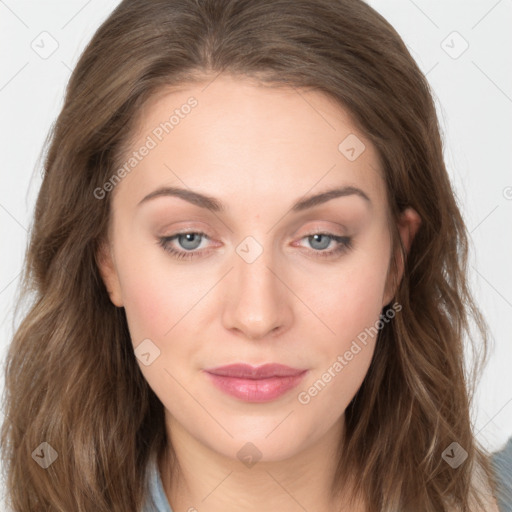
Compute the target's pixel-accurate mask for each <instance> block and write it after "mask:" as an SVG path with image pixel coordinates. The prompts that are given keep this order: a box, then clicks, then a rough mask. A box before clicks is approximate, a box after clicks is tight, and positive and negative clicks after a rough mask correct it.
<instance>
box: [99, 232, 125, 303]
mask: <svg viewBox="0 0 512 512" xmlns="http://www.w3.org/2000/svg"><path fill="white" fill-rule="evenodd" d="M96 264H97V265H98V269H99V271H100V274H101V278H102V280H103V283H104V284H105V287H106V288H107V292H108V294H109V296H110V300H111V301H112V304H114V306H117V307H118V308H120V307H123V300H122V295H121V286H120V284H119V277H118V275H117V269H116V266H115V260H114V257H113V254H112V248H111V245H110V243H108V242H107V241H106V240H105V241H102V242H101V243H100V245H99V248H98V250H97V252H96Z"/></svg>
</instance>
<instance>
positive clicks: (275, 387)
mask: <svg viewBox="0 0 512 512" xmlns="http://www.w3.org/2000/svg"><path fill="white" fill-rule="evenodd" d="M306 372H307V370H304V371H303V372H302V373H299V374H297V375H292V376H289V377H270V378H268V379H242V378H236V377H225V376H222V375H214V374H213V373H209V372H206V373H207V374H208V375H209V377H210V379H211V380H212V382H213V384H214V385H215V386H217V387H218V388H219V389H220V390H221V391H224V393H226V394H228V395H231V396H234V397H235V398H239V399H240V400H243V401H244V402H259V403H261V402H270V401H271V400H275V399H277V398H279V397H280V396H282V395H284V394H285V393H287V392H288V391H290V390H291V389H293V388H294V387H296V386H297V385H298V384H299V382H300V381H301V380H302V379H303V377H304V375H305V374H306Z"/></svg>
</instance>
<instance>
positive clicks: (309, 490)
mask: <svg viewBox="0 0 512 512" xmlns="http://www.w3.org/2000/svg"><path fill="white" fill-rule="evenodd" d="M206 84H207V82H205V83H203V84H194V85H190V86H187V87H184V88H181V89H179V90H169V92H168V93H167V94H163V95H160V96H158V97H155V98H154V99H153V100H152V101H151V102H150V103H149V104H148V105H147V106H146V107H145V108H144V110H143V114H142V116H141V118H140V119H139V120H138V121H139V126H138V130H137V133H136V136H135V137H134V140H133V147H132V149H131V151H134V150H136V149H138V148H140V147H141V146H142V145H143V144H144V142H145V141H146V140H147V137H148V135H150V134H152V133H153V130H154V129H155V127H158V126H159V125H160V123H162V122H163V121H165V120H167V119H169V115H170V114H169V113H172V112H173V111H174V110H175V109H176V108H179V107H180V106H181V105H184V104H185V103H186V102H187V99H188V98H190V96H194V97H195V98H196V99H197V101H198V105H197V106H196V107H195V108H194V109H192V110H191V112H190V113H189V114H188V115H187V116H184V118H183V119H180V122H179V124H177V126H175V127H174V129H173V130H172V131H171V132H170V133H168V134H165V136H164V137H163V138H162V140H161V141H158V144H157V145H156V147H154V148H153V149H151V151H149V153H148V154H147V155H146V156H144V158H143V159H142V160H141V161H140V162H139V163H138V164H137V166H136V168H135V169H134V170H132V171H131V172H130V173H129V174H128V175H126V177H124V178H123V180H122V181H121V183H119V184H118V185H117V186H116V188H115V190H114V192H113V197H112V198H111V199H112V217H111V226H110V227H111V229H110V233H109V244H108V246H104V248H103V249H104V250H103V251H102V253H101V257H100V258H99V261H100V270H101V273H102V276H103V279H104V281H105V284H106V287H107V289H108V291H109V293H110V297H111V300H112V302H113V303H114V304H115V305H116V306H118V307H124V308H125V311H126V317H127V320H128V326H129V329H130V334H131V338H132V342H133V345H134V347H137V346H138V345H139V344H140V343H141V342H142V341H143V340H145V339H150V340H151V343H152V344H153V345H152V346H154V347H158V350H159V351H160V354H159V356H158V357H156V359H154V361H153V362H152V363H151V364H149V365H147V366H146V365H144V364H142V363H141V362H140V361H139V360H138V363H139V366H140V369H141V371H142V373H143V375H144V377H145V379H146V380H147V382H148V384H149V385H150V386H151V388H152V389H153V391H154V392H155V393H156V395H157V396H158V397H159V399H160V400H161V402H162V404H163V406H164V408H165V415H166V428H167V434H168V436H169V439H170V440H171V443H172V445H173V447H174V450H175V453H176V457H177V460H178V463H179V466H180V472H179V474H174V475H172V474H171V470H170V465H169V464H168V463H165V464H162V466H161V467H160V472H161V475H162V480H163V483H164V488H165V492H166V494H167V497H168V499H169V502H170V504H171V506H172V508H173V511H174V512H182V511H188V510H193V509H192V507H195V508H196V509H197V510H201V511H208V512H220V511H222V512H224V511H226V510H232V507H233V505H232V504H233V503H236V509H237V510H239V511H244V512H256V511H258V512H259V511H261V510H267V511H280V512H299V511H303V510H304V509H305V510H309V511H312V510H315V511H320V512H324V511H328V510H329V511H333V510H352V511H356V512H357V511H363V510H365V508H364V504H363V503H358V504H357V505H356V506H352V507H347V506H345V505H343V501H344V499H345V498H346V496H345V497H344V498H342V499H337V500H334V498H332V497H331V495H330V493H329V486H330V479H331V478H332V474H333V472H334V467H335V463H336V461H335V457H334V456H333V454H334V453H335V451H336V447H337V445H338V442H339V439H340V438H341V436H342V435H343V431H344V411H345V409H346V407H347V405H348V404H349V403H350V401H351V399H352V398H353V396H354V395H355V393H356V392H357V390H358V389H359V387H360V385H361V383H362V381H363V379H364V377H365V375H366V373H367V371H368V367H369V364H370V361H371V358H372V355H373V351H374V346H375V341H376V337H375V336H374V337H369V338H368V340H367V343H366V345H362V344H360V346H361V350H360V351H359V352H358V353H357V354H356V355H355V356H354V357H353V358H352V359H351V360H349V361H347V364H346V365H345V366H344V367H343V370H342V371H340V372H339V373H337V374H336V376H335V377H333V378H332V379H330V381H329V382H328V383H327V384H326V385H325V387H324V388H323V389H322V390H321V391H320V392H319V393H318V394H317V395H316V396H313V397H311V400H310V401H309V402H308V403H307V404H304V403H301V402H300V401H299V400H298V394H299V393H300V392H301V391H305V390H306V391H307V390H308V389H309V388H310V387H311V386H312V385H313V383H315V382H316V381H318V379H321V378H322V375H324V374H325V372H326V371H327V370H328V368H330V367H331V368H332V366H333V363H334V362H335V361H337V358H338V356H340V355H343V354H345V353H346V352H347V350H349V349H350V347H351V344H352V343H353V341H354V340H356V339H357V336H358V335H359V334H360V333H362V332H364V331H365V329H367V328H371V327H372V326H374V325H375V324H376V322H377V321H378V320H379V315H380V313H381V311H382V308H383V307H384V306H385V305H387V304H389V303H390V302H391V303H392V299H393V296H394V293H395V286H396V283H398V282H399V281H400V279H401V277H402V272H403V265H400V266H399V272H398V275H392V273H389V275H388V270H389V268H390V261H391V256H392V246H391V239H390V236H391V235H390V226H389V225H388V218H387V211H388V204H387V200H386V194H385V187H384V181H383V178H382V174H381V170H380V162H379V158H378V154H377V152H376V150H375V149H374V148H373V146H372V145H371V143H370V141H369V140H368V139H367V138H366V137H365V136H364V135H363V134H362V133H361V132H360V131H359V130H358V129H357V128H356V126H355V124H354V123H353V120H352V119H351V118H350V116H349V115H348V114H347V112H346V111H344V110H343V109H342V108H341V107H340V106H339V105H337V104H335V103H334V102H333V101H332V100H330V99H329V98H327V97H326V96H324V95H322V94H320V93H318V92H312V91H309V92H306V91H301V92H300V93H299V92H298V91H297V90H294V89H293V88H282V89H276V88H270V87H261V86H258V85H257V84H255V83H252V82H249V81H248V80H242V79H240V78H236V79H235V78H232V77H227V76H220V77H218V78H217V79H215V80H214V81H213V82H212V83H211V84H210V85H209V86H208V87H207V88H206V89H205V86H206ZM349 134H355V135H356V136H357V138H358V139H359V140H360V141H362V142H363V143H364V144H365V147H366V148H365V150H364V151H363V152H362V153H361V154H360V155H359V156H357V158H355V159H354V160H353V161H351V160H349V159H348V158H347V157H346V156H345V155H344V154H343V153H342V152H341V151H340V150H339V149H338V146H339V144H340V143H341V142H342V141H343V140H344V139H345V138H346V137H347V136H348V135H349ZM346 186H351V187H355V188H357V189H359V190H361V191H363V192H364V194H365V195H366V196H367V199H365V198H363V197H361V195H358V194H349V195H343V196H338V197H333V198H331V199H330V200H328V201H325V202H322V203H319V204H316V205H313V206H312V207H309V208H305V209H302V210H299V211H292V210H291V207H292V205H293V204H294V203H295V202H297V201H299V200H303V199H305V198H307V197H310V196H312V195H316V194H319V193H321V192H325V191H326V190H329V189H332V188H337V187H346ZM161 187H179V188H182V189H187V190H193V191H195V192H198V193H201V194H203V195H208V196H211V197H213V198H215V199H216V200H217V201H219V202H222V204H223V205H224V206H225V208H224V210H223V211H217V212H213V211H211V210H209V209H206V208H201V207H200V206H198V205H197V204H191V203H190V202H187V201H186V200H184V199H183V198H180V197H175V196H169V195H167V196H165V195H161V196H158V197H154V198H152V199H149V200H147V201H144V202H142V203H140V201H141V200H142V199H143V198H145V197H146V196H147V195H148V194H150V193H152V192H153V191H155V190H157V189H159V188H161ZM139 203H140V204H139ZM419 226H420V219H419V216H418V214H417V213H416V212H415V211H414V210H412V209H411V208H408V209H407V210H405V212H404V213H403V215H402V217H401V219H400V220H399V222H398V225H397V227H398V229H399V233H400V236H401V239H402V242H403V244H404V247H405V249H406V250H408V248H409V247H410V244H411V242H412V239H413V237H414V235H415V233H416V232H417V229H418V227H419ZM179 230H186V231H187V232H195V233H198V232H200V233H201V232H203V233H206V235H207V237H203V238H199V237H197V235H196V239H193V238H191V239H190V240H189V241H187V238H186V237H182V238H181V239H180V238H175V239H174V240H173V241H172V242H168V244H167V246H168V247H172V248H174V249H175V250H177V251H181V252H187V251H188V252H195V253H196V255H195V257H194V258H192V259H181V260H178V259H176V258H174V257H173V256H172V255H171V254H170V253H169V252H167V251H166V250H165V249H164V248H163V247H162V246H161V245H159V244H158V239H159V237H170V236H172V235H174V234H176V233H177V232H178V231H179ZM315 233H330V234H333V235H335V236H341V237H351V246H350V247H349V248H343V247H342V244H341V243H337V242H336V241H335V239H333V238H329V237H327V238H323V239H322V240H318V241H315V240H314V239H313V237H312V236H311V235H312V234H315ZM248 236H250V237H252V238H253V239H255V240H256V241H257V243H258V244H259V246H258V245H257V244H256V245H255V244H254V242H250V243H249V244H248V245H247V244H244V243H242V242H243V241H244V239H245V238H246V237H248ZM195 240H197V243H196V245H195V247H197V248H194V249H190V247H191V245H192V242H194V241H195ZM251 240H252V239H251ZM343 240H346V239H343ZM241 243H242V244H241ZM251 244H252V245H251ZM240 246H241V247H243V248H244V249H245V251H247V250H248V251H249V253H250V254H253V255H254V254H256V251H258V250H259V249H258V247H260V248H261V250H262V252H261V254H260V255H259V257H257V258H256V259H254V261H251V262H250V263H249V262H248V261H247V259H244V258H243V257H242V256H241V254H243V252H244V251H242V252H240V249H239V251H238V252H237V248H239V247H240ZM325 247H326V248H325ZM337 247H341V248H342V249H341V250H340V251H339V252H338V253H334V252H331V255H330V256H328V257H322V255H321V253H322V252H324V253H325V252H329V251H334V250H335V249H336V248H337ZM398 260H399V261H400V260H401V258H400V257H399V256H398ZM397 314H400V313H397ZM235 362H244V363H249V364H252V365H254V366H258V365H261V364H264V363H269V362H277V363H282V364H286V365H288V366H291V367H295V368H301V369H306V370H307V372H306V374H305V377H304V380H303V381H302V382H301V383H300V385H299V386H298V387H297V388H295V389H292V390H291V391H289V392H287V393H285V394H284V395H282V396H280V397H278V398H277V399H275V400H271V401H268V402H265V403H253V402H247V401H244V400H240V399H238V398H235V397H233V396H231V395H227V394H226V393H224V392H222V391H221V390H219V389H218V388H216V387H214V386H213V385H212V383H211V382H210V380H209V379H208V378H207V377H206V376H205V373H204V372H203V371H202V370H203V369H205V368H211V367H214V366H220V365H226V364H230V363H235ZM248 442H250V443H252V444H253V445H254V446H255V447H256V448H257V450H258V451H259V453H260V454H261V458H260V459H259V460H258V461H257V462H256V463H255V464H254V465H252V466H251V467H248V466H246V464H244V463H243V462H242V461H241V460H240V458H239V457H238V456H237V453H238V452H239V450H240V449H242V447H244V446H245V445H246V443H248ZM251 446H252V445H251ZM246 449H248V450H249V451H250V452H251V450H253V451H252V452H251V453H252V454H255V453H256V452H255V451H254V448H246Z"/></svg>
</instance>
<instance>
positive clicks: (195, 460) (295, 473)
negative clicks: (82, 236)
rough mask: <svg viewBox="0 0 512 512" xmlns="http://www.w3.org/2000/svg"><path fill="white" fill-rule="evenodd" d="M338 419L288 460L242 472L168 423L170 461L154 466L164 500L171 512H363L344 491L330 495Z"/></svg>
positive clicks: (340, 425)
mask: <svg viewBox="0 0 512 512" xmlns="http://www.w3.org/2000/svg"><path fill="white" fill-rule="evenodd" d="M343 419H344V418H343V417H342V418H341V420H340V421H339V422H337V423H335V424H334V426H333V428H332V429H331V430H329V431H328V432H327V433H326V435H325V436H324V437H323V438H322V439H320V440H319V441H318V442H317V443H315V444H313V445H310V446H308V447H307V448H305V449H304V450H302V451H300V452H298V453H296V454H294V455H293V456H292V457H290V458H288V459H286V460H265V458H264V457H263V458H262V459H261V460H260V461H258V462H257V463H255V464H254V465H252V466H251V467H247V466H246V465H244V464H243V463H241V461H240V460H238V459H237V458H230V457H226V456H224V455H222V454H219V453H218V452H216V451H214V450H212V449H211V448H209V447H208V446H205V445H204V444H202V443H200V442H199V441H198V440H197V439H195V438H193V437H192V436H190V434H189V433H188V432H186V431H185V430H184V429H183V428H182V427H181V425H180V424H179V423H177V422H176V421H173V419H172V418H170V419H168V420H167V426H168V429H167V430H168V436H170V437H169V439H170V440H171V443H170V444H171V446H172V451H173V456H172V457H171V456H170V454H169V453H168V454H166V455H165V457H163V459H162V461H161V462H160V463H159V464H160V474H161V475H162V482H163V486H164V490H165V493H166V496H167V499H168V501H169V503H170V504H171V507H172V509H173V511H174V512H181V511H190V512H192V511H195V510H201V511H202V512H203V511H204V512H225V511H226V510H231V509H232V508H233V503H236V509H237V511H240V512H260V511H261V510H266V511H269V512H273V511H276V512H277V511H279V512H304V511H305V510H306V511H312V510H315V511H316V512H324V511H325V512H327V511H329V512H333V511H336V512H337V511H339V512H346V511H347V512H348V511H349V510H350V511H351V512H363V511H364V510H365V508H363V506H362V504H361V503H349V502H348V499H347V497H346V496H344V493H343V491H341V492H340V494H339V495H337V496H336V497H334V496H333V495H332V490H331V483H332V478H333V475H334V471H335V467H336V464H337V461H336V456H335V454H337V453H338V445H339V442H340V439H341V436H342V434H343V427H344V423H343ZM171 427H172V428H171ZM171 460H172V461H173V462H172V463H171V462H170V461H171Z"/></svg>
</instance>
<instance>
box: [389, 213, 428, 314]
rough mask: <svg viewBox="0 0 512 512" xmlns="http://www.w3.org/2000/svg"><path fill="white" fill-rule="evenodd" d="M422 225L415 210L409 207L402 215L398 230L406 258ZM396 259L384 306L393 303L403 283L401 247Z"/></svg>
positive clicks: (403, 266)
mask: <svg viewBox="0 0 512 512" xmlns="http://www.w3.org/2000/svg"><path fill="white" fill-rule="evenodd" d="M420 225H421V217H420V216H419V214H418V213H417V212H416V210H414V209H413V208H411V207H408V208H406V209H405V210H404V211H403V212H402V213H401V214H400V218H399V220H398V223H397V229H398V233H399V235H400V239H401V241H402V246H403V250H404V252H405V255H406V256H407V255H408V254H409V251H410V249H411V245H412V242H413V240H414V237H415V236H416V233H417V232H418V229H419V227H420ZM394 258H395V261H396V267H397V268H396V271H395V272H393V269H392V267H391V266H390V271H389V273H388V279H387V281H386V292H385V294H384V300H383V303H382V306H385V305H386V304H388V303H389V302H391V300H392V298H393V296H394V295H395V293H396V290H397V289H398V286H399V284H400V282H401V281H402V277H403V274H404V268H405V261H404V255H403V254H402V250H401V248H400V247H397V249H396V252H395V255H394Z"/></svg>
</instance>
